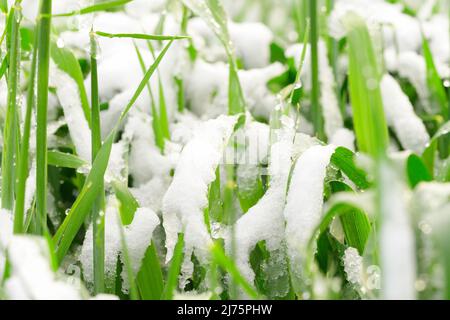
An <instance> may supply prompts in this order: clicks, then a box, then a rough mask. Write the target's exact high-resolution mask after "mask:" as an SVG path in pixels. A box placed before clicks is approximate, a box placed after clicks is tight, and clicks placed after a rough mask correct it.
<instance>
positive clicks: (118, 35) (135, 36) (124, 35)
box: [95, 31, 189, 41]
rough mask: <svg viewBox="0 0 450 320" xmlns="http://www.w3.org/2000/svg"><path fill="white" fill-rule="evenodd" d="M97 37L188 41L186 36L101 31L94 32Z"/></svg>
mask: <svg viewBox="0 0 450 320" xmlns="http://www.w3.org/2000/svg"><path fill="white" fill-rule="evenodd" d="M95 33H96V34H97V35H99V36H101V37H105V38H111V39H112V38H127V39H140V40H158V41H162V40H182V39H189V37H188V36H165V35H154V34H142V33H115V34H114V33H107V32H102V31H96V32H95Z"/></svg>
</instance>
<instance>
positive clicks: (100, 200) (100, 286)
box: [90, 31, 105, 294]
mask: <svg viewBox="0 0 450 320" xmlns="http://www.w3.org/2000/svg"><path fill="white" fill-rule="evenodd" d="M90 44H91V52H90V56H91V119H92V123H91V158H92V164H94V161H95V158H96V157H97V155H98V153H99V151H100V149H101V147H102V137H101V126H100V100H99V93H98V72H97V43H96V39H95V34H94V33H93V32H92V31H91V32H90ZM99 189H100V194H99V195H98V196H97V199H95V201H94V203H93V205H92V212H91V215H92V217H91V221H92V226H93V227H92V232H93V237H92V238H93V239H94V241H93V260H94V261H93V263H94V292H95V293H96V294H98V293H100V292H103V291H104V290H105V216H104V215H103V214H101V212H104V209H105V208H104V207H105V205H104V204H105V193H104V183H103V179H101V180H100V181H99Z"/></svg>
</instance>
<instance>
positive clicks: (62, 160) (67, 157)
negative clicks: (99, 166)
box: [47, 150, 88, 169]
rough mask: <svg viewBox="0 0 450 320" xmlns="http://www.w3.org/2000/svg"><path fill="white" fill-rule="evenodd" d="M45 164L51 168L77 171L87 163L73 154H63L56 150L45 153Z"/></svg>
mask: <svg viewBox="0 0 450 320" xmlns="http://www.w3.org/2000/svg"><path fill="white" fill-rule="evenodd" d="M47 162H48V164H49V165H51V166H55V167H60V168H72V169H79V168H81V167H83V166H86V165H87V164H88V163H87V162H86V161H84V160H83V159H81V158H79V157H77V156H76V155H74V154H70V153H64V152H60V151H56V150H50V151H48V152H47Z"/></svg>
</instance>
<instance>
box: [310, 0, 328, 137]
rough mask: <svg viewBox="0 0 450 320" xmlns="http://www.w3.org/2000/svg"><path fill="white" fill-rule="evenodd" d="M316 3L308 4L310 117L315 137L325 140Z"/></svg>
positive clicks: (312, 1) (313, 1)
mask: <svg viewBox="0 0 450 320" xmlns="http://www.w3.org/2000/svg"><path fill="white" fill-rule="evenodd" d="M318 5H319V4H318V1H317V0H311V1H310V3H309V17H310V20H311V36H310V45H311V75H312V79H311V80H312V83H311V116H312V122H313V125H314V132H315V134H316V136H317V137H318V138H319V139H321V140H325V138H326V137H325V132H324V123H323V116H322V107H321V105H320V82H319V33H320V26H319V18H318V14H319V12H318V10H319V8H318Z"/></svg>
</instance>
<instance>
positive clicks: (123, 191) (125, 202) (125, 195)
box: [113, 180, 139, 226]
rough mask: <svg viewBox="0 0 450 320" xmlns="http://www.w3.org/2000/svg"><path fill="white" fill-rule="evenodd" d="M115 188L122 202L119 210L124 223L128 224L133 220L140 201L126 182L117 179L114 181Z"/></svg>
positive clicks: (118, 198)
mask: <svg viewBox="0 0 450 320" xmlns="http://www.w3.org/2000/svg"><path fill="white" fill-rule="evenodd" d="M113 188H114V193H115V194H116V197H117V200H119V203H120V206H119V212H120V218H121V219H122V224H123V225H124V226H127V225H129V224H131V222H133V218H134V213H135V212H136V210H137V208H139V203H138V202H137V200H136V199H135V198H134V197H133V195H132V194H131V192H130V190H129V189H128V187H127V186H126V185H125V184H124V183H122V182H120V181H117V180H116V181H114V182H113Z"/></svg>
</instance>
